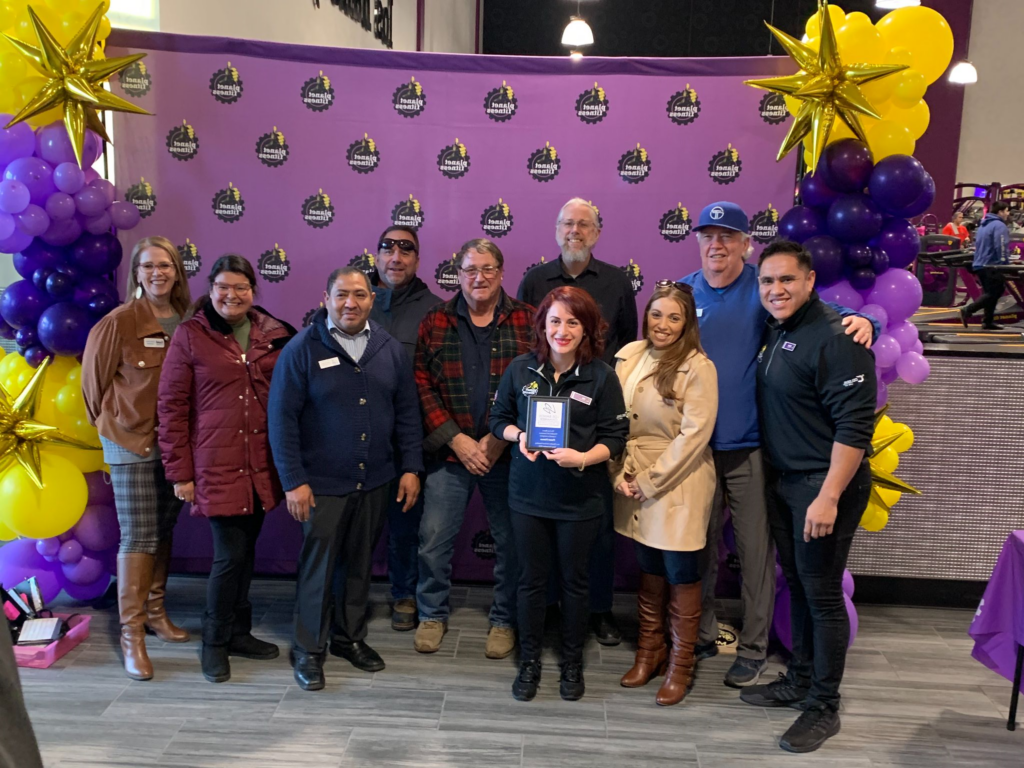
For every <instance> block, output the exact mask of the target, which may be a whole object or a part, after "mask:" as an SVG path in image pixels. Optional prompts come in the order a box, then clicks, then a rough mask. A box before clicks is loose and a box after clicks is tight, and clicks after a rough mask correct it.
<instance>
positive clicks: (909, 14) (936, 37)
mask: <svg viewBox="0 0 1024 768" xmlns="http://www.w3.org/2000/svg"><path fill="white" fill-rule="evenodd" d="M875 29H877V30H878V32H879V34H880V35H881V36H882V39H883V40H885V42H886V45H887V46H888V47H889V48H895V47H896V46H900V47H903V48H906V49H908V50H909V51H911V53H912V54H913V58H914V69H916V70H918V71H919V72H921V74H923V75H924V76H925V84H926V85H931V84H932V83H934V82H935V81H936V80H938V79H939V78H940V77H942V73H943V72H945V71H946V67H948V66H949V62H950V61H952V59H953V30H951V29H950V28H949V24H948V23H947V22H946V19H945V18H943V16H942V14H941V13H939V12H938V11H935V10H932V9H931V8H925V7H924V6H916V7H910V8H899V9H897V10H895V11H892V12H891V13H887V14H886V15H885V16H883V17H882V18H881V19H880V20H879V22H878V24H876V25H875Z"/></svg>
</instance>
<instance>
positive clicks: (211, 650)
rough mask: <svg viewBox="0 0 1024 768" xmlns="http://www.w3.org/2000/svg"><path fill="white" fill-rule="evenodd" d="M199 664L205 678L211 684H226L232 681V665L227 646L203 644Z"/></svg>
mask: <svg viewBox="0 0 1024 768" xmlns="http://www.w3.org/2000/svg"><path fill="white" fill-rule="evenodd" d="M199 662H200V665H201V666H202V669H203V677H205V678H206V679H207V680H209V681H210V682H211V683H226V682H227V681H228V680H230V679H231V663H230V662H229V661H228V647H227V646H226V645H210V644H209V643H203V647H202V649H201V650H200V655H199Z"/></svg>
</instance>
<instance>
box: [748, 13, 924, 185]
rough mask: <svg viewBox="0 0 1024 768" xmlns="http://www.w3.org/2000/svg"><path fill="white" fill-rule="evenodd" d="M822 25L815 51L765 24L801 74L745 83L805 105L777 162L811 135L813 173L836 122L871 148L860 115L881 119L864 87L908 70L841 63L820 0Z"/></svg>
mask: <svg viewBox="0 0 1024 768" xmlns="http://www.w3.org/2000/svg"><path fill="white" fill-rule="evenodd" d="M818 23H819V25H820V27H821V41H820V43H819V46H818V50H817V51H815V50H814V49H813V48H810V47H808V46H806V45H804V44H803V43H801V42H800V41H799V40H797V39H795V38H793V37H790V36H789V35H787V34H786V33H785V32H783V31H782V30H780V29H776V28H775V27H773V26H772V25H771V24H767V22H766V26H767V27H768V29H770V30H771V32H772V34H773V35H775V39H776V40H778V41H779V44H780V45H782V47H783V48H784V49H785V50H786V53H788V54H789V55H790V57H791V58H792V59H793V61H795V62H796V63H797V64H798V65H799V66H800V71H799V72H798V73H797V74H795V75H788V76H785V77H769V78H765V79H762V80H747V81H746V84H747V85H751V86H753V87H754V88H762V89H764V90H766V91H772V92H773V93H781V94H783V95H785V96H792V97H793V98H794V99H797V100H799V101H800V102H801V104H800V110H799V111H798V112H797V114H796V119H795V120H794V121H793V125H792V126H791V127H790V129H789V133H787V134H786V138H785V140H784V141H783V142H782V147H781V148H780V149H779V154H778V156H777V157H776V159H777V160H781V159H782V158H783V157H785V156H786V155H787V154H789V152H790V151H791V150H792V149H793V148H794V147H796V146H799V144H800V142H801V141H803V139H804V137H806V136H808V135H809V136H810V137H811V157H812V158H813V163H812V165H811V173H814V169H815V168H817V166H818V159H819V158H820V157H821V153H822V152H823V151H824V149H825V145H826V144H827V143H828V137H829V134H831V132H832V126H833V125H835V121H836V118H837V117H838V118H839V119H841V120H842V121H843V122H844V123H846V125H847V126H849V128H850V130H851V131H853V135H854V136H856V137H857V138H858V139H860V140H861V141H863V142H864V143H865V144H867V143H868V140H867V137H866V136H865V135H864V129H863V128H862V127H861V124H860V118H859V117H858V115H867V116H868V117H873V118H875V119H876V120H880V119H881V116H880V115H879V114H878V112H877V111H876V110H875V108H874V107H872V106H871V104H870V103H869V102H868V100H867V98H865V96H864V94H863V92H862V91H861V89H860V86H861V85H864V84H865V83H870V82H871V81H873V80H879V79H881V78H883V77H888V76H889V75H892V74H895V73H896V72H900V71H901V70H904V69H906V68H907V67H906V65H905V64H844V63H843V62H842V60H841V59H840V57H839V47H838V45H837V43H836V33H835V28H834V27H833V26H832V17H831V15H830V14H829V13H828V2H826V0H818Z"/></svg>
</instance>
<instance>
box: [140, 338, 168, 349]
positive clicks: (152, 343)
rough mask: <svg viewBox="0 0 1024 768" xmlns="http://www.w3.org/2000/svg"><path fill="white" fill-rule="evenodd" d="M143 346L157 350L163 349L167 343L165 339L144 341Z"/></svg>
mask: <svg viewBox="0 0 1024 768" xmlns="http://www.w3.org/2000/svg"><path fill="white" fill-rule="evenodd" d="M142 344H143V346H146V347H155V348H156V349H163V348H164V347H165V346H166V345H167V342H165V341H164V340H163V339H143V340H142Z"/></svg>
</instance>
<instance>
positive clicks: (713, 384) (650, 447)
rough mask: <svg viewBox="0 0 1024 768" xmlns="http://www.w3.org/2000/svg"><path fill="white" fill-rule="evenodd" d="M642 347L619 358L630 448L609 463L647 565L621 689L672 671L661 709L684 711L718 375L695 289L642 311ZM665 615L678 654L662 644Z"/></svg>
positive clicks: (662, 295)
mask: <svg viewBox="0 0 1024 768" xmlns="http://www.w3.org/2000/svg"><path fill="white" fill-rule="evenodd" d="M643 335H644V338H643V339H642V340H641V341H634V342H633V343H631V344H627V345H626V346H625V347H623V348H622V349H621V350H619V352H618V353H617V354H616V355H615V372H616V373H617V374H618V377H619V381H620V382H621V383H622V389H623V393H624V395H625V401H626V407H627V408H628V411H629V439H628V440H627V441H626V450H625V452H624V453H623V454H622V457H621V459H620V460H618V461H615V462H612V463H611V464H609V470H610V471H611V474H612V484H613V485H614V487H615V491H616V494H615V530H616V531H618V532H619V533H621V534H622V535H623V536H628V537H629V538H631V539H633V541H634V542H635V547H636V554H637V560H638V561H639V563H640V569H641V574H640V590H639V593H638V594H637V610H638V613H639V624H640V637H639V639H638V641H637V651H636V661H635V663H634V664H633V668H632V669H630V670H629V672H627V673H626V674H625V676H624V677H623V678H622V685H623V686H625V687H627V688H637V687H640V686H642V685H646V684H647V683H648V682H649V681H650V679H651V678H652V677H653V676H654V675H656V674H660V672H661V671H662V670H663V669H665V667H666V662H667V671H666V673H665V681H664V683H663V684H662V686H661V689H660V690H659V691H658V694H657V697H656V699H655V700H656V701H657V703H658V704H661V705H663V706H667V705H672V704H678V703H679V702H680V701H682V699H683V697H684V696H685V695H686V693H687V691H688V690H689V688H690V686H691V685H692V683H693V664H694V659H693V647H694V644H695V643H696V642H697V629H698V625H699V623H700V603H701V600H700V571H699V569H698V565H697V556H698V553H699V552H700V551H701V550H702V549H703V548H704V540H705V534H706V531H707V528H708V519H709V518H710V515H711V503H712V500H713V498H714V495H715V465H714V462H713V460H712V458H711V448H710V447H708V442H709V441H710V440H711V432H712V430H713V429H714V427H715V416H716V414H717V412H718V375H717V372H716V371H715V366H714V363H712V362H711V361H710V360H709V359H708V358H707V357H706V356H705V355H704V351H703V350H702V349H701V346H700V332H699V330H698V326H697V313H696V309H695V305H694V300H693V293H692V291H691V289H690V286H688V285H685V284H682V283H670V282H669V281H661V282H659V283H658V284H657V286H656V288H655V291H654V295H653V296H652V297H651V300H650V301H649V302H648V303H647V308H646V309H645V310H644V320H643ZM666 605H667V608H668V618H669V622H668V624H669V633H668V634H669V636H670V637H671V640H672V646H671V649H669V648H668V647H667V646H666V643H665V634H666V633H665V612H666Z"/></svg>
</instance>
